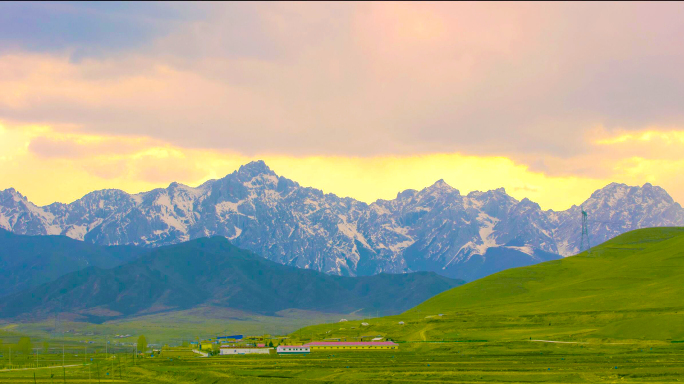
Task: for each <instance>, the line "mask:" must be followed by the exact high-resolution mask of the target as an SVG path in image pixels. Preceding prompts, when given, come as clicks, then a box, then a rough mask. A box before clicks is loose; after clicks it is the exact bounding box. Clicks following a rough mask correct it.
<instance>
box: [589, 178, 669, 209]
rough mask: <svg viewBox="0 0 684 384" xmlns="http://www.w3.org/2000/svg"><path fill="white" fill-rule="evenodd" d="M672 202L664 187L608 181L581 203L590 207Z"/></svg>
mask: <svg viewBox="0 0 684 384" xmlns="http://www.w3.org/2000/svg"><path fill="white" fill-rule="evenodd" d="M652 203H655V204H661V203H662V204H673V203H674V200H673V199H672V197H671V196H670V195H669V194H668V193H667V191H665V189H663V188H661V187H658V186H653V185H651V184H650V183H646V184H644V185H643V186H641V187H638V186H629V185H627V184H622V183H610V184H608V185H607V186H605V187H604V188H601V189H598V190H596V191H595V192H594V193H592V194H591V197H590V198H589V199H587V200H586V201H585V202H584V203H583V204H584V205H586V206H588V207H591V206H593V205H596V204H606V205H608V206H611V207H613V206H617V205H621V204H642V205H647V204H652Z"/></svg>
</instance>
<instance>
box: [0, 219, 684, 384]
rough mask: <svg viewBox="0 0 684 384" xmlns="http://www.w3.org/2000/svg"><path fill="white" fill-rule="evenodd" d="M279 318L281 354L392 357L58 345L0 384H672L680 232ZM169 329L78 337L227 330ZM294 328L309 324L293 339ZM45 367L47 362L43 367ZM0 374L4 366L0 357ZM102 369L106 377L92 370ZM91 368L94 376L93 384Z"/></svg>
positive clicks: (682, 377) (166, 321)
mask: <svg viewBox="0 0 684 384" xmlns="http://www.w3.org/2000/svg"><path fill="white" fill-rule="evenodd" d="M290 315H291V319H290V320H289V321H290V324H297V323H296V321H299V322H300V323H299V324H302V322H303V323H304V324H303V325H305V326H304V327H303V328H300V329H297V330H294V331H292V332H291V333H290V334H289V337H290V340H288V343H293V344H296V343H299V342H308V341H310V340H324V339H335V340H346V341H354V340H369V339H371V338H374V337H383V338H386V339H391V340H395V341H396V342H397V343H398V344H399V350H398V351H363V352H362V351H357V352H351V351H350V352H334V353H331V352H329V351H326V352H314V353H312V354H310V355H307V356H277V355H270V356H256V357H255V356H225V357H220V356H218V357H209V358H200V357H189V356H188V357H183V358H169V357H154V358H149V357H148V358H145V359H135V360H134V359H132V357H131V356H129V355H128V353H129V352H128V350H129V349H127V348H123V349H121V350H120V352H119V353H118V354H115V356H114V357H111V356H105V355H103V353H102V352H103V351H102V349H101V348H99V349H98V348H95V349H94V350H93V351H91V354H93V355H91V358H92V359H93V361H90V360H87V359H83V360H80V359H82V358H83V356H82V355H80V352H79V350H78V348H79V345H78V344H75V343H74V341H75V340H73V339H69V338H71V337H72V336H69V337H67V338H66V339H69V341H68V342H70V343H72V344H73V348H74V349H72V351H71V353H72V355H80V356H72V357H71V361H72V364H67V365H72V366H70V367H66V368H63V369H62V368H61V367H59V369H61V371H59V370H58V369H57V368H55V367H53V368H46V367H45V364H48V363H49V362H48V361H45V362H41V361H40V359H41V357H40V355H37V356H34V357H33V358H34V359H38V360H37V361H34V362H33V364H37V365H38V368H36V367H35V365H34V366H31V357H30V356H23V357H24V362H23V363H20V364H23V365H21V366H16V364H17V363H16V361H17V360H15V366H14V368H18V367H19V368H24V369H23V370H4V371H0V382H2V383H15V382H16V383H31V382H34V383H38V382H42V383H46V382H50V383H54V382H60V380H61V381H62V382H67V383H68V382H74V383H77V382H78V383H95V382H122V383H207V384H210V383H211V384H214V383H288V382H289V383H291V382H321V383H326V382H336V383H440V382H456V383H482V382H505V383H537V382H539V383H599V382H606V383H676V382H682V381H684V229H682V228H652V229H643V230H638V231H633V232H630V233H626V234H624V235H621V236H619V237H617V238H615V239H613V240H611V241H608V242H606V243H604V244H602V245H600V246H597V247H595V248H593V249H592V250H591V252H585V253H582V254H580V255H577V256H573V257H569V258H566V259H563V260H558V261H551V262H546V263H543V264H538V265H535V266H530V267H524V268H517V269H511V270H507V271H504V272H500V273H497V274H495V275H492V276H489V277H486V278H484V279H480V280H477V281H474V282H471V283H469V284H466V285H463V286H459V287H456V288H454V289H451V290H449V291H447V292H444V293H442V294H440V295H437V296H435V297H433V298H431V299H429V300H427V301H426V302H424V303H422V304H420V305H418V306H417V307H415V308H413V309H411V310H409V311H407V312H405V313H403V314H401V315H397V316H390V317H380V318H371V319H358V318H353V317H347V316H345V317H346V318H348V319H349V321H346V322H339V319H338V318H339V317H340V316H339V315H330V316H327V317H326V316H322V315H321V316H318V317H316V316H314V315H313V314H305V313H296V314H290ZM175 316H177V317H169V316H166V317H164V316H150V317H145V318H138V319H135V320H127V321H122V322H119V323H111V324H110V323H105V324H101V325H89V326H91V327H93V329H94V330H98V329H99V330H100V331H101V330H103V329H107V332H109V331H114V330H115V329H116V330H118V331H122V332H123V330H124V329H130V330H132V331H140V330H144V331H145V332H147V333H149V334H150V335H154V336H148V339H149V340H150V342H151V343H153V342H154V338H155V337H157V338H158V339H159V340H171V339H174V338H177V336H178V335H181V334H183V332H186V331H187V330H188V329H197V330H202V331H203V332H206V333H207V334H217V333H221V332H228V331H229V330H235V329H238V328H230V326H229V325H227V324H230V321H236V319H238V318H239V316H236V315H235V314H231V315H230V316H228V315H227V314H226V316H225V318H223V319H220V318H219V319H216V318H212V316H213V317H216V314H215V313H214V314H212V313H211V311H209V312H201V311H200V312H195V313H177V314H176V315H175ZM307 318H308V320H307ZM231 319H232V320H231ZM283 319H285V320H283V321H284V322H287V321H288V320H287V319H286V318H283ZM294 319H298V320H294ZM243 320H244V323H245V324H244V325H245V327H248V328H245V331H249V330H253V331H254V332H255V333H258V332H259V331H258V330H259V329H261V330H263V331H264V333H267V332H265V331H266V328H265V324H266V320H262V321H263V323H262V324H260V325H259V322H258V319H255V318H250V317H248V316H246V317H244V319H243ZM269 321H271V320H269ZM306 321H310V322H311V323H314V322H315V323H316V324H314V325H308V326H307V323H306ZM278 324H280V323H278ZM284 324H285V323H283V324H281V325H284ZM176 326H177V327H178V328H174V327H176ZM30 327H37V328H40V327H46V329H47V325H46V324H43V325H39V324H21V325H18V324H12V325H5V328H4V330H5V334H6V335H8V334H10V333H11V332H13V333H11V334H12V335H14V336H12V337H16V336H17V335H19V334H20V333H31V332H32V331H36V332H38V330H32V329H31V328H30ZM102 327H105V328H102ZM106 327H113V328H106ZM117 327H118V328H117ZM125 327H130V328H125ZM155 327H156V328H155ZM193 327H195V328H193ZM249 327H254V328H249ZM260 327H261V328H260ZM286 329H287V327H284V328H282V329H281V330H286ZM42 332H46V331H45V330H43V331H42ZM155 332H156V333H155ZM129 333H130V332H129ZM186 333H192V332H186ZM1 337H3V336H2V333H0V338H1ZM46 337H48V336H46ZM131 341H132V340H131ZM55 342H57V343H59V341H55ZM62 342H63V340H62ZM58 352H59V351H58ZM46 359H47V360H54V356H53V357H52V359H50V358H49V356H48V357H47V358H46ZM52 363H54V362H52ZM58 363H59V362H58ZM41 364H43V367H41ZM2 367H5V369H6V368H7V367H8V365H7V357H6V356H4V357H3V358H0V369H2ZM103 367H105V369H108V371H101V369H102V368H103ZM117 367H119V368H117ZM94 369H95V370H98V372H99V373H98V374H99V375H100V376H99V379H98V381H96V380H95V376H93V372H94ZM115 369H118V370H115ZM56 371H59V372H61V373H60V374H61V375H62V376H59V375H56V374H55V372H56ZM110 371H111V372H110ZM59 372H57V373H59ZM102 372H104V376H102V375H103V374H102ZM107 372H109V373H110V374H109V375H106V373H107ZM34 374H35V379H34ZM50 375H53V376H52V377H51V376H50Z"/></svg>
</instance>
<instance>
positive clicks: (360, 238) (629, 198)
mask: <svg viewBox="0 0 684 384" xmlns="http://www.w3.org/2000/svg"><path fill="white" fill-rule="evenodd" d="M582 207H583V208H584V209H585V210H586V211H587V212H588V213H589V218H590V222H589V227H590V240H591V242H592V244H599V243H601V242H603V241H605V240H608V239H610V238H612V237H614V236H616V235H619V234H620V233H623V232H626V231H629V230H632V229H637V228H642V227H650V226H670V225H673V226H678V225H680V226H681V225H684V210H683V209H682V207H681V206H680V205H679V204H678V203H676V202H674V200H672V198H671V197H670V196H669V195H668V194H667V192H665V190H663V189H662V188H660V187H656V186H652V185H650V184H644V185H643V186H642V187H630V186H627V185H624V184H617V183H611V184H609V185H607V186H606V187H605V188H602V189H600V190H597V191H595V192H594V193H593V194H592V195H591V197H590V198H589V199H587V200H586V201H584V202H583V203H582ZM580 217H581V210H580V207H579V206H573V207H571V208H569V209H567V210H565V211H551V210H547V211H544V210H542V209H541V208H540V207H539V205H538V204H536V203H534V202H532V201H530V200H528V199H523V200H521V201H518V200H516V199H514V198H513V197H511V196H509V195H508V194H507V193H506V191H505V190H504V189H503V188H499V189H496V190H491V191H485V192H480V191H475V192H470V193H469V194H468V195H467V196H463V195H461V194H460V192H459V191H458V190H457V189H455V188H453V187H451V186H450V185H448V184H447V183H446V182H444V181H443V180H439V181H437V182H436V183H434V184H433V185H431V186H429V187H427V188H424V189H423V190H420V191H417V190H406V191H403V192H400V193H398V194H397V197H396V198H395V199H393V200H378V201H376V202H374V203H372V204H366V203H363V202H360V201H356V200H354V199H350V198H339V197H337V196H335V195H333V194H324V193H323V192H322V191H320V190H317V189H314V188H306V187H301V186H300V185H299V184H297V183H296V182H294V181H292V180H289V179H286V178H284V177H278V176H277V175H276V174H275V173H274V172H273V171H272V170H270V169H269V168H268V166H266V164H265V163H263V162H261V161H258V162H253V163H249V164H246V165H243V166H242V167H240V169H239V170H238V171H236V172H233V173H232V174H230V175H227V176H226V177H224V178H222V179H218V180H210V181H207V182H205V183H204V184H202V185H201V186H199V187H196V188H193V187H189V186H185V185H182V184H178V183H172V184H170V185H169V187H167V188H160V189H155V190H152V191H149V192H143V193H138V194H135V195H130V194H127V193H125V192H123V191H120V190H114V189H110V190H101V191H94V192H91V193H89V194H87V195H86V196H84V197H83V198H81V199H79V200H77V201H75V202H73V203H71V204H61V203H55V204H51V205H48V206H44V207H37V206H36V205H34V204H32V203H31V202H29V201H28V200H27V199H26V198H25V197H24V196H22V195H21V194H19V193H18V192H17V191H16V190H14V189H11V188H10V189H7V190H4V191H0V227H2V228H4V229H7V230H10V231H13V232H16V233H20V234H29V235H48V234H61V235H66V236H69V237H72V238H74V239H78V240H83V241H88V242H93V243H97V244H106V245H115V244H137V245H144V246H149V247H156V246H160V245H166V244H175V243H179V242H182V241H186V240H189V239H194V238H198V237H205V236H214V235H219V236H225V237H226V238H228V239H230V240H231V241H232V242H233V243H234V244H235V245H237V246H239V247H242V248H246V249H249V250H251V251H254V252H256V253H258V254H260V255H263V256H265V257H267V258H269V259H271V260H274V261H277V262H280V263H283V264H288V265H293V266H297V267H300V268H311V269H317V270H319V271H324V272H327V273H333V274H340V275H357V274H375V273H380V272H389V273H400V272H407V271H415V270H432V271H440V273H444V274H447V275H449V276H455V277H460V276H461V275H459V274H460V273H461V272H460V271H462V270H465V269H468V268H471V266H473V265H485V264H486V265H487V268H489V269H488V270H487V271H496V268H497V265H499V264H497V263H498V261H497V258H503V259H501V263H500V265H501V268H504V267H505V265H507V264H506V263H505V260H504V259H505V256H504V255H505V252H515V255H516V256H515V257H516V258H517V259H519V258H520V256H521V255H527V256H528V257H529V259H528V260H527V261H526V262H527V263H529V264H532V263H536V262H539V261H541V260H542V259H541V258H540V257H539V256H538V255H540V254H545V255H553V254H557V255H563V256H569V255H573V254H575V253H577V252H578V251H579V227H580ZM538 251H541V253H539V252H538ZM485 257H486V258H485Z"/></svg>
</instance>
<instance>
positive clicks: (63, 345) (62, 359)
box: [62, 344, 64, 368]
mask: <svg viewBox="0 0 684 384" xmlns="http://www.w3.org/2000/svg"><path fill="white" fill-rule="evenodd" d="M62 368H64V344H62Z"/></svg>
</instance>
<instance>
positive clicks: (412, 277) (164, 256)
mask: <svg viewBox="0 0 684 384" xmlns="http://www.w3.org/2000/svg"><path fill="white" fill-rule="evenodd" d="M462 283H463V281H459V280H454V279H449V278H447V277H443V276H439V275H437V274H435V273H433V272H417V273H411V274H397V275H388V274H378V275H375V276H364V277H343V276H330V275H326V274H323V273H321V272H318V271H313V270H304V269H299V268H295V267H290V266H285V265H281V264H278V263H275V262H273V261H270V260H267V259H264V258H262V257H260V256H258V255H256V254H254V253H252V252H250V251H246V250H243V249H240V248H238V247H236V246H234V245H232V244H231V243H230V241H228V240H227V239H226V238H225V237H222V236H214V237H210V238H200V239H195V240H191V241H188V242H184V243H181V244H173V245H167V246H162V247H158V248H154V249H149V250H148V252H147V253H146V254H143V255H141V256H140V257H138V258H136V259H134V260H132V261H129V262H127V263H125V264H122V265H118V266H115V267H113V268H108V269H104V268H100V267H94V266H90V267H86V268H84V269H81V270H78V271H74V272H71V273H67V274H65V275H63V276H60V277H59V278H57V279H55V280H53V281H51V282H48V283H45V284H42V285H40V286H38V287H35V288H31V289H28V290H24V291H21V292H18V293H14V294H11V295H9V296H6V297H4V298H3V300H2V301H0V313H2V317H3V318H19V319H21V318H22V316H23V317H30V318H32V319H35V318H47V317H51V316H54V314H55V313H65V314H68V316H69V317H72V318H79V319H82V320H86V321H89V322H101V321H106V320H110V319H118V318H125V317H129V316H138V315H144V314H152V313H163V312H168V311H176V310H186V309H191V308H196V307H199V306H207V305H210V306H215V307H222V308H230V309H235V310H241V311H246V312H249V313H257V314H265V315H274V314H275V313H277V312H279V311H282V310H287V309H302V310H314V311H325V312H328V313H340V314H344V313H351V312H355V311H366V312H369V313H370V312H373V313H375V312H376V311H382V312H385V313H399V312H401V311H403V310H406V309H408V308H410V307H412V306H414V305H416V304H418V303H420V302H422V301H423V300H425V299H427V298H429V297H432V296H434V295H435V294H437V293H440V292H443V291H445V290H447V289H449V288H452V287H454V286H456V285H459V284H462ZM60 316H62V315H60Z"/></svg>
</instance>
